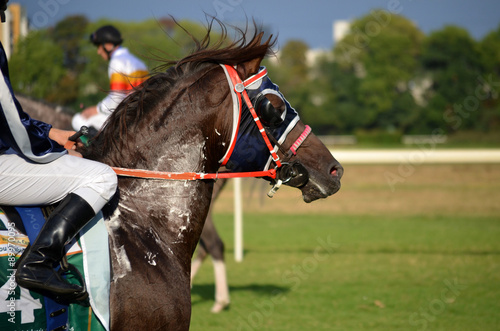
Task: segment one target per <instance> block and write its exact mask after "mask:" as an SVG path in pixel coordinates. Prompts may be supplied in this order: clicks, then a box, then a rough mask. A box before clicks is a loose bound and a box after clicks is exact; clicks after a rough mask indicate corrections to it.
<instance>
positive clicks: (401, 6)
mask: <svg viewBox="0 0 500 331" xmlns="http://www.w3.org/2000/svg"><path fill="white" fill-rule="evenodd" d="M11 2H18V3H21V4H22V5H23V6H25V7H26V8H27V11H28V12H27V13H28V18H29V19H30V21H31V23H32V25H33V26H36V27H47V26H51V25H54V24H55V23H56V22H57V21H59V20H61V19H62V18H64V17H65V16H67V15H70V14H83V15H85V16H87V17H88V18H89V19H90V20H96V19H99V18H105V17H106V18H111V19H118V20H123V21H130V20H133V21H140V20H144V19H147V18H161V17H165V16H167V15H172V16H174V17H175V18H177V19H191V20H195V21H199V22H205V13H208V14H210V15H215V16H217V17H218V18H220V19H222V20H223V21H224V22H227V23H237V22H242V21H244V20H246V18H250V19H251V18H255V19H256V21H257V22H258V23H261V24H264V25H265V26H267V27H269V28H270V30H271V32H272V33H274V34H278V36H279V42H280V44H283V43H285V42H286V41H288V40H290V39H300V40H302V41H304V42H306V43H307V44H308V45H309V47H311V48H325V49H327V48H331V47H332V46H333V38H332V23H333V21H335V20H349V19H354V18H358V17H360V16H363V15H366V14H369V13H370V11H371V10H373V9H375V8H380V9H384V10H386V11H388V12H394V13H398V14H400V15H403V16H405V17H407V18H409V19H411V20H412V21H414V22H415V23H416V24H417V26H418V27H419V28H420V29H421V30H422V31H423V32H424V33H429V32H431V31H434V30H438V29H441V28H442V27H444V26H445V25H448V24H454V25H458V26H461V27H463V28H465V29H467V30H468V31H469V33H470V34H471V35H472V36H473V37H474V38H476V39H481V38H482V37H484V36H485V35H486V34H487V33H488V32H490V31H492V30H496V29H497V28H498V27H499V25H500V1H499V0H480V1H478V0H343V1H340V0H135V1H131V0H84V1H82V0H18V1H12V0H11Z"/></svg>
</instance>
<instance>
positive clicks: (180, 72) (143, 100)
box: [83, 18, 276, 158]
mask: <svg viewBox="0 0 500 331" xmlns="http://www.w3.org/2000/svg"><path fill="white" fill-rule="evenodd" d="M214 21H215V22H217V24H218V26H219V27H220V31H221V32H220V36H219V38H218V39H217V40H216V41H215V42H213V41H212V38H211V32H212V30H213V23H214ZM178 25H179V24H178ZM179 27H181V28H182V26H181V25H179ZM253 27H254V28H253V31H254V33H253V35H251V37H250V38H248V36H247V31H248V27H247V29H246V30H242V29H239V28H234V29H235V30H236V32H237V33H238V34H239V35H240V37H239V38H238V39H237V40H235V41H232V40H230V38H229V36H228V30H227V27H226V26H225V25H224V24H223V23H222V22H221V21H219V20H217V19H215V18H214V19H212V20H211V21H210V22H209V23H208V27H207V31H206V34H205V36H204V37H203V38H202V39H201V40H198V39H196V38H195V37H194V36H193V35H192V34H191V33H189V32H188V31H187V30H185V29H183V28H182V29H183V30H184V31H185V32H186V33H187V34H188V35H189V36H190V38H191V39H192V40H193V42H194V44H195V49H194V51H193V52H191V54H189V55H187V56H186V57H184V58H182V59H180V60H168V59H160V60H161V62H163V63H162V64H161V65H159V66H158V67H156V68H155V72H157V73H155V74H153V75H152V76H151V77H150V78H149V79H147V80H146V81H145V82H144V83H143V84H141V85H140V86H138V87H137V88H136V89H135V91H134V92H132V93H131V94H130V95H129V96H127V97H126V98H125V99H124V100H123V101H122V102H121V103H120V104H119V105H118V107H117V108H116V109H115V111H114V112H113V113H112V114H111V116H110V117H109V118H108V120H107V122H106V124H105V127H115V128H119V129H118V130H102V131H101V132H99V134H98V135H97V137H96V138H95V140H94V141H95V143H93V144H92V145H91V147H90V148H88V149H87V150H86V151H83V154H84V156H85V157H88V158H95V157H96V156H97V155H102V154H105V153H107V152H108V151H109V150H110V149H111V148H114V147H118V148H119V149H123V148H126V147H127V142H126V140H125V137H126V135H127V132H129V131H133V130H134V127H136V126H137V125H139V124H140V123H141V120H142V119H143V118H144V117H146V116H147V115H148V114H149V113H151V112H153V111H154V110H155V109H156V108H157V107H162V108H163V112H164V115H165V116H164V117H163V118H160V120H159V121H158V122H157V124H156V125H158V126H159V125H162V123H163V121H164V120H165V117H166V116H167V113H168V111H169V104H168V103H165V101H164V100H171V101H172V102H175V99H176V98H175V95H176V93H177V91H180V90H182V88H183V86H187V85H190V84H193V83H195V81H191V80H190V79H187V77H198V78H199V77H200V75H199V72H200V71H201V70H206V71H207V72H208V71H209V70H211V68H212V69H213V67H216V66H214V64H228V65H232V66H236V65H237V64H238V63H244V62H247V61H251V60H254V59H262V58H264V57H265V56H268V55H271V54H273V51H272V47H273V46H274V44H275V42H276V39H273V37H272V35H271V36H270V37H269V39H268V40H267V41H266V42H265V43H261V41H262V37H263V35H264V32H261V31H260V30H259V29H258V27H257V25H256V23H255V22H254V23H253ZM245 74H246V73H245ZM180 77H182V79H179V78H180ZM160 96H161V97H160Z"/></svg>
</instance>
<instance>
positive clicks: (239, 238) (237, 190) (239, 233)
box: [234, 178, 243, 262]
mask: <svg viewBox="0 0 500 331" xmlns="http://www.w3.org/2000/svg"><path fill="white" fill-rule="evenodd" d="M234 259H235V261H236V262H241V261H243V208H242V205H241V178H235V179H234Z"/></svg>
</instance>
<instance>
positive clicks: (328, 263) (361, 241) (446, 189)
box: [191, 165, 500, 330]
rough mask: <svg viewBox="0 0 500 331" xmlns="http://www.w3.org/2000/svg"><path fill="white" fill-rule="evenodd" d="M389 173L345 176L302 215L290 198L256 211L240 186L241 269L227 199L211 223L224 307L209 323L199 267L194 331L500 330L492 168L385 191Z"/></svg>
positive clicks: (204, 276)
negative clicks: (221, 250)
mask: <svg viewBox="0 0 500 331" xmlns="http://www.w3.org/2000/svg"><path fill="white" fill-rule="evenodd" d="M398 171H399V170H398V166H391V167H388V166H383V167H382V166H351V167H348V168H347V169H346V176H345V178H344V181H343V182H344V183H343V185H344V186H343V188H342V190H341V192H340V193H339V194H338V195H337V196H334V197H331V198H329V199H327V200H325V201H321V202H318V203H312V204H308V205H306V204H299V203H298V197H297V196H298V192H297V191H294V190H291V189H290V190H288V189H285V190H283V191H281V190H280V191H279V192H278V195H277V196H276V197H275V198H274V199H273V200H272V201H269V200H264V201H262V200H259V199H258V198H255V196H258V195H257V194H255V191H256V190H257V191H259V190H258V189H256V188H255V187H256V186H255V185H254V184H253V182H246V183H245V184H246V185H245V186H244V187H245V190H244V196H245V207H244V208H245V215H244V217H245V220H244V221H245V223H244V232H245V234H244V236H245V237H244V238H245V243H244V246H245V259H244V261H243V263H236V262H234V259H233V256H232V253H233V241H232V240H233V236H232V231H233V225H232V213H231V208H232V205H231V203H230V200H231V194H232V189H231V186H230V187H229V188H228V189H226V190H225V191H224V192H223V193H222V194H221V197H220V199H219V200H218V201H217V205H216V208H215V213H214V218H215V220H216V225H217V227H218V230H219V232H220V234H221V236H222V238H223V239H224V241H225V243H226V247H227V250H226V254H227V258H226V260H227V264H228V279H229V284H230V293H231V306H230V309H228V310H227V311H224V312H222V313H220V314H218V315H214V314H211V313H210V312H209V311H210V307H211V305H212V304H213V294H214V288H213V284H214V280H213V270H212V267H211V265H210V263H209V262H207V263H206V264H205V265H203V267H202V269H201V270H200V273H199V274H198V275H197V278H196V279H195V282H194V286H193V291H192V302H193V314H192V322H191V330H498V329H500V316H499V314H498V311H499V310H500V302H499V300H498V298H499V295H500V242H499V240H498V239H499V238H500V217H499V215H500V212H499V208H500V207H498V206H496V205H497V201H498V192H499V190H498V188H499V186H500V180H499V178H500V167H499V166H496V165H474V166H470V165H467V166H466V165H454V166H419V167H416V169H415V171H414V172H413V173H412V174H411V175H410V176H406V177H405V180H404V181H402V182H399V183H398V185H397V186H396V188H395V189H394V187H391V185H390V184H389V183H388V181H387V177H385V176H384V175H383V174H384V173H387V172H393V173H396V174H397V173H398ZM258 185H260V184H258ZM252 192H253V193H252ZM259 194H261V193H259ZM252 196H253V197H254V198H250V197H252ZM415 199H418V200H415ZM315 204H316V205H315ZM384 207H385V208H384ZM292 208H293V209H292Z"/></svg>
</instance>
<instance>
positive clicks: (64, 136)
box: [49, 128, 76, 146]
mask: <svg viewBox="0 0 500 331" xmlns="http://www.w3.org/2000/svg"><path fill="white" fill-rule="evenodd" d="M75 133H76V132H75V131H68V130H61V129H55V128H52V129H50V131H49V138H50V139H52V140H54V141H55V142H56V143H58V144H59V145H61V146H64V144H66V143H67V142H68V138H69V137H71V136H72V135H74V134H75Z"/></svg>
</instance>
